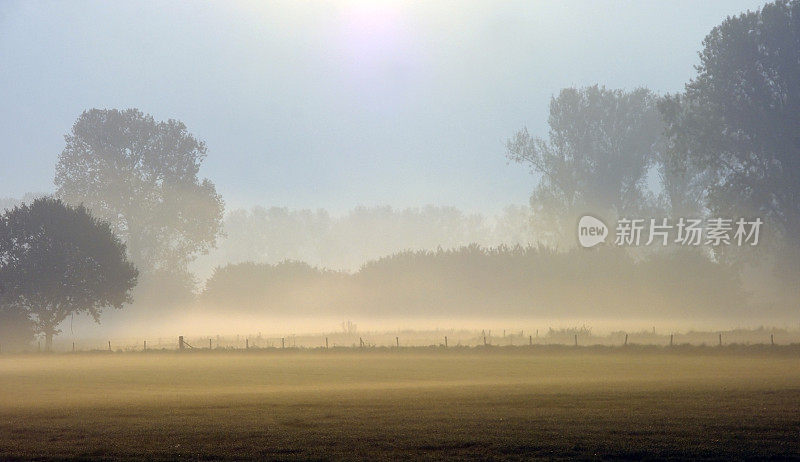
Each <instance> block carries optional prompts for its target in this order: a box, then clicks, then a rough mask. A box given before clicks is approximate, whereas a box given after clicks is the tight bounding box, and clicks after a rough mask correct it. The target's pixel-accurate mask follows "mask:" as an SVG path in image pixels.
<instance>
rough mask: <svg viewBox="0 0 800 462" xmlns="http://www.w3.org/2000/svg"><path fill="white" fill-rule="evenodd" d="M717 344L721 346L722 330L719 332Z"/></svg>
mask: <svg viewBox="0 0 800 462" xmlns="http://www.w3.org/2000/svg"><path fill="white" fill-rule="evenodd" d="M719 346H722V332H720V333H719Z"/></svg>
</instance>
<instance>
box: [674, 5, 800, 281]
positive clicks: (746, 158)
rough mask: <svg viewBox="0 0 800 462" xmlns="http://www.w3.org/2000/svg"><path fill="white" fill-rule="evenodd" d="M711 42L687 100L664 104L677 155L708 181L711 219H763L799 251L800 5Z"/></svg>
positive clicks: (732, 20) (743, 23)
mask: <svg viewBox="0 0 800 462" xmlns="http://www.w3.org/2000/svg"><path fill="white" fill-rule="evenodd" d="M703 45H704V48H703V50H702V51H701V52H700V65H699V66H698V67H697V71H698V73H697V76H696V77H695V78H694V79H693V80H691V81H690V82H689V83H688V84H687V85H686V91H685V93H683V94H679V95H672V96H670V97H667V98H665V100H664V101H663V102H662V103H661V104H660V109H661V111H662V113H663V114H664V119H665V122H666V123H667V128H668V130H667V133H668V135H669V144H670V147H671V149H670V152H671V155H672V156H673V157H674V158H677V160H674V161H675V162H677V163H678V164H684V165H685V166H686V167H687V168H688V169H694V170H695V171H696V172H700V173H702V174H703V175H705V176H706V177H707V178H706V180H705V182H704V187H705V190H704V194H705V199H706V205H707V207H708V208H709V209H710V211H711V213H712V214H714V215H716V216H736V215H739V214H744V215H753V216H755V215H758V216H760V217H761V218H764V219H767V220H769V221H770V224H771V225H775V226H776V227H778V228H780V229H781V230H782V232H783V237H784V238H785V239H786V240H787V242H789V243H790V244H792V245H791V247H794V248H797V247H798V246H800V237H799V236H800V175H798V172H800V1H792V2H787V1H778V2H775V3H769V4H767V5H765V6H764V7H763V8H762V9H761V10H758V11H749V12H747V13H744V14H741V15H739V16H736V17H729V18H728V19H726V20H725V21H724V22H723V23H722V24H721V25H719V26H717V27H715V28H714V29H713V30H712V31H711V32H710V33H709V34H708V36H707V37H706V38H705V40H704V42H703ZM784 250H785V249H784ZM779 254H783V255H787V254H786V252H785V251H781V252H779ZM791 259H792V260H793V261H794V262H795V263H796V262H797V261H800V258H798V257H797V254H796V253H795V254H794V255H793V256H791ZM795 266H796V265H795ZM797 269H798V268H797V267H796V268H795V270H797ZM795 274H796V273H795Z"/></svg>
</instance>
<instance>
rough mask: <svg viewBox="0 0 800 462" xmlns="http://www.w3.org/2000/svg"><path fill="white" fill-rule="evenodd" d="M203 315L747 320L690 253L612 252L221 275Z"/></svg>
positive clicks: (490, 252)
mask: <svg viewBox="0 0 800 462" xmlns="http://www.w3.org/2000/svg"><path fill="white" fill-rule="evenodd" d="M200 301H201V304H202V305H204V306H205V307H206V308H209V309H215V310H216V309H219V310H225V311H229V312H243V311H244V312H251V313H260V314H265V315H272V314H280V315H284V314H289V315H295V314H337V315H340V314H343V313H353V314H363V315H375V316H401V317H402V316H408V315H424V316H435V315H446V316H453V315H470V316H473V315H474V316H498V315H514V316H548V317H552V316H573V315H581V316H609V315H621V316H636V317H656V316H657V317H671V316H676V317H686V318H693V317H694V318H697V317H714V316H730V315H742V314H748V313H749V314H752V311H751V310H752V307H750V306H749V305H748V297H747V294H746V293H744V291H743V290H742V289H741V283H740V282H739V280H738V276H737V273H736V272H735V271H734V270H733V269H732V268H730V267H728V266H726V265H724V264H721V263H715V262H714V261H712V260H710V259H709V258H708V257H707V256H706V255H704V254H703V253H702V252H701V251H699V250H696V249H672V250H670V251H668V252H667V251H665V252H663V253H654V254H652V255H649V256H648V257H647V258H644V259H636V258H634V257H632V256H631V255H630V253H629V252H625V251H623V250H620V249H618V248H603V249H595V250H592V251H587V250H583V249H575V250H573V251H568V252H556V251H553V250H551V249H547V248H545V247H521V246H517V247H504V246H501V247H496V248H483V247H480V246H478V245H470V246H466V247H460V248H458V249H454V250H438V251H405V252H400V253H396V254H393V255H391V256H388V257H385V258H380V259H378V260H373V261H370V262H368V263H367V264H365V265H364V266H363V267H362V268H361V269H360V270H359V271H357V272H355V273H352V274H350V273H345V272H338V271H329V270H324V269H318V268H315V267H312V266H310V265H308V264H305V263H300V262H292V261H287V262H283V263H279V264H275V265H271V264H257V263H241V264H232V265H227V266H225V267H221V268H217V270H216V271H215V272H214V274H213V276H212V277H211V278H210V279H209V280H208V281H207V283H206V287H205V290H204V292H203V293H202V294H201V297H200Z"/></svg>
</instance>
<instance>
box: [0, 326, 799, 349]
mask: <svg viewBox="0 0 800 462" xmlns="http://www.w3.org/2000/svg"><path fill="white" fill-rule="evenodd" d="M796 343H800V330H786V329H750V330H746V329H736V330H730V331H716V332H696V331H690V332H685V333H679V332H666V333H657V332H656V330H655V328H653V330H652V331H639V332H623V331H619V332H613V333H610V334H606V335H593V334H592V333H591V331H590V330H588V329H585V328H580V329H560V330H554V329H547V330H541V331H540V330H538V329H532V330H529V331H528V330H524V329H519V330H510V329H506V330H500V331H496V330H495V331H492V330H489V329H486V330H481V331H469V330H436V331H413V330H404V331H391V332H330V333H320V334H306V335H286V336H282V337H271V336H270V337H267V336H262V335H261V334H249V335H242V334H239V335H211V336H183V335H176V336H173V337H155V338H117V339H103V340H100V339H75V340H71V339H58V338H57V339H56V340H55V341H54V344H53V350H54V351H60V352H80V351H112V352H125V351H162V350H205V351H209V350H266V349H276V350H277V349H294V350H296V349H342V348H350V349H365V348H412V347H413V348H424V347H428V348H430V347H434V348H465V347H480V346H487V347H488V346H493V347H524V346H540V345H562V346H584V347H586V346H622V347H624V346H633V345H650V346H664V347H680V346H687V345H691V346H703V345H705V346H724V345H734V344H735V345H759V344H760V345H789V344H796ZM27 351H42V342H38V344H36V345H34V346H33V347H32V348H28V349H27ZM2 352H3V349H2V345H1V344H0V354H2Z"/></svg>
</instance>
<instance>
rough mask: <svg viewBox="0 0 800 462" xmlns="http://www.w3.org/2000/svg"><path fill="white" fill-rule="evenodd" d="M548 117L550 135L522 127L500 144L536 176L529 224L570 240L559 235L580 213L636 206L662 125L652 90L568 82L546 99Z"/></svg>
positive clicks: (559, 240) (557, 240)
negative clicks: (573, 85)
mask: <svg viewBox="0 0 800 462" xmlns="http://www.w3.org/2000/svg"><path fill="white" fill-rule="evenodd" d="M548 124H549V125H550V133H549V139H548V140H544V139H542V138H538V137H534V136H531V135H530V134H529V133H528V131H527V129H522V130H520V131H519V132H517V133H516V135H515V136H514V137H513V138H512V139H510V140H509V141H508V143H507V146H506V147H507V156H508V158H509V159H511V160H513V161H516V162H520V163H522V164H525V165H527V166H528V167H530V169H531V173H533V174H535V175H538V176H539V177H540V179H539V184H538V186H537V187H536V190H535V191H534V192H533V195H532V196H531V206H532V208H533V213H534V216H533V218H534V220H535V223H534V225H535V227H536V228H540V229H548V228H549V229H548V232H549V233H550V239H549V241H550V243H551V244H562V245H564V244H566V245H567V246H570V245H572V241H570V240H567V241H565V239H567V238H568V237H571V236H572V228H573V225H574V224H575V223H577V219H578V217H579V216H580V215H583V214H586V213H597V214H606V215H609V218H610V217H611V216H615V215H617V214H624V213H636V212H639V211H640V210H642V208H643V206H644V204H646V202H647V201H646V200H645V198H646V195H647V191H646V187H645V184H644V183H645V179H646V175H647V172H648V169H649V167H650V166H651V165H652V163H653V162H654V160H655V159H656V156H657V153H658V146H659V142H660V140H661V134H662V131H663V126H662V123H661V118H660V115H659V113H658V110H657V98H656V97H655V96H654V95H653V94H652V93H651V92H650V91H648V90H646V89H642V88H640V89H637V90H634V91H631V92H627V91H622V90H609V89H606V88H604V87H599V86H597V85H595V86H591V87H586V88H581V89H576V88H566V89H564V90H562V91H561V92H560V93H559V95H558V96H557V97H554V98H553V99H552V100H551V102H550V117H549V119H548Z"/></svg>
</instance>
